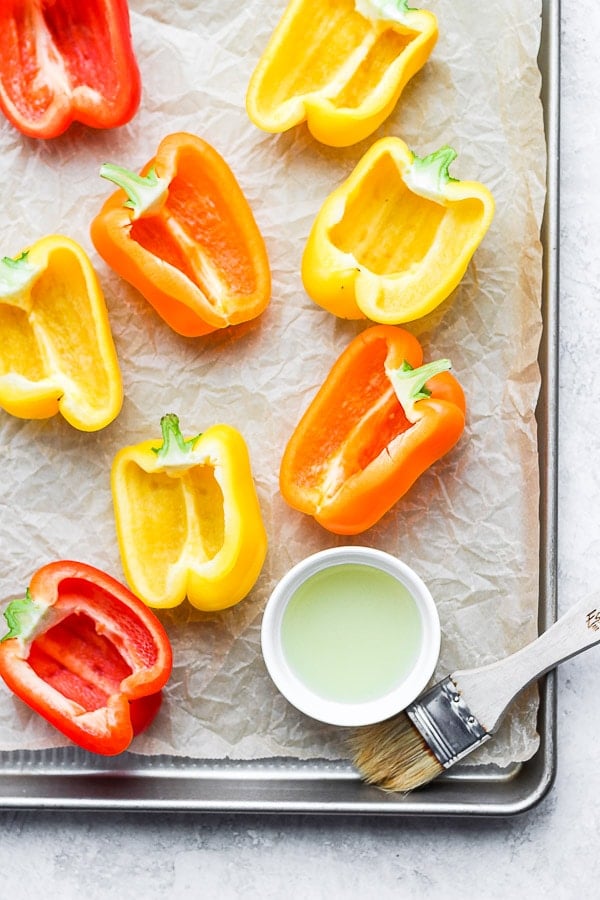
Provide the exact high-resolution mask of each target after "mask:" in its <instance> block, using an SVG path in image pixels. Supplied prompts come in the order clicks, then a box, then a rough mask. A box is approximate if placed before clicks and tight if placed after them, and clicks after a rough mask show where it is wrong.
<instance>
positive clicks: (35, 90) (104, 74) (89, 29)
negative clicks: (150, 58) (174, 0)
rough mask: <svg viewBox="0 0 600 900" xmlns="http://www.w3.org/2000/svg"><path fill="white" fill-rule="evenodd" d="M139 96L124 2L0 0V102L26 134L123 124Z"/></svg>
mask: <svg viewBox="0 0 600 900" xmlns="http://www.w3.org/2000/svg"><path fill="white" fill-rule="evenodd" d="M140 96H141V81H140V73H139V69H138V66H137V62H136V58H135V54H134V51H133V47H132V43H131V34H130V29H129V10H128V6H127V2H126V0H85V2H82V0H43V2H42V0H3V2H2V3H1V4H0V108H1V109H2V111H3V112H4V114H5V115H6V117H7V118H8V119H9V121H10V122H12V124H13V125H14V126H15V127H16V128H18V129H19V131H21V132H23V134H26V135H28V136H29V137H33V138H53V137H57V136H58V135H59V134H62V133H63V132H64V131H65V130H66V129H67V128H68V127H69V125H70V124H71V123H72V122H73V121H78V122H82V123H83V124H84V125H89V126H91V127H93V128H114V127H116V126H118V125H124V124H125V123H126V122H129V120H130V119H131V118H132V117H133V115H134V113H135V112H136V110H137V108H138V106H139V102H140Z"/></svg>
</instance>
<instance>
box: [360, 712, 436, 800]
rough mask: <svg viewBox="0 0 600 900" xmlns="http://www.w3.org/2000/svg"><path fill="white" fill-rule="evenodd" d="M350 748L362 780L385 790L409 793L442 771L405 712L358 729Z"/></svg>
mask: <svg viewBox="0 0 600 900" xmlns="http://www.w3.org/2000/svg"><path fill="white" fill-rule="evenodd" d="M351 745H352V753H353V759H354V765H355V766H356V768H357V769H358V770H359V772H360V773H361V775H362V777H363V779H364V780H365V781H366V782H367V783H368V784H374V785H376V786H377V787H380V788H382V790H385V791H403V792H405V791H412V790H414V789H415V788H417V787H421V785H423V784H427V783H428V782H429V781H431V780H432V779H433V778H436V777H437V776H438V775H440V774H441V773H442V772H443V771H444V767H443V766H442V764H441V763H440V762H439V760H438V759H436V757H435V756H434V754H433V752H432V750H431V749H430V748H429V746H428V745H427V743H426V742H425V740H424V738H423V736H422V735H421V732H420V731H419V730H418V729H417V728H415V726H414V725H413V723H412V722H411V721H410V719H409V718H408V716H407V715H406V714H405V713H401V714H400V715H399V716H394V718H393V719H388V720H387V721H385V722H379V723H378V724H376V725H368V726H366V727H365V728H361V729H358V730H357V731H356V732H355V733H354V736H353V738H352V740H351Z"/></svg>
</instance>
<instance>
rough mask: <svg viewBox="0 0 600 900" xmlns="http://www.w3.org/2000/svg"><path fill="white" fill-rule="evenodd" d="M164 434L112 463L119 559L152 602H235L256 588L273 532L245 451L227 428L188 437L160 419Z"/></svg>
mask: <svg viewBox="0 0 600 900" xmlns="http://www.w3.org/2000/svg"><path fill="white" fill-rule="evenodd" d="M161 431H162V441H161V440H158V441H156V440H150V441H146V442H144V443H142V444H138V445H135V446H132V447H125V448H123V449H122V450H120V451H119V452H118V453H117V455H116V456H115V459H114V462H113V466H112V479H111V481H112V493H113V506H114V512H115V521H116V528H117V536H118V541H119V547H120V549H121V560H122V563H123V568H124V571H125V574H126V578H127V581H128V583H129V586H130V587H131V589H132V590H133V591H134V592H135V593H136V594H137V595H138V596H139V597H141V599H142V600H143V601H144V603H147V604H148V606H152V607H173V606H178V605H179V604H180V603H181V602H182V601H183V600H184V599H185V597H186V596H187V598H188V599H189V601H190V603H191V604H192V605H193V606H195V607H196V608H197V609H201V610H207V611H213V610H220V609H224V608H226V607H229V606H233V605H234V604H236V603H238V602H239V601H240V600H242V599H243V598H244V597H245V596H246V595H247V594H248V593H249V592H250V590H251V588H252V587H253V586H254V583H255V582H256V580H257V578H258V576H259V574H260V571H261V569H262V565H263V562H264V559H265V555H266V551H267V537H266V532H265V528H264V525H263V522H262V518H261V513H260V507H259V503H258V498H257V495H256V490H255V487H254V481H253V478H252V471H251V468H250V459H249V455H248V449H247V447H246V444H245V441H244V439H243V437H242V435H241V434H240V433H239V431H237V430H236V429H235V428H232V427H231V426H229V425H213V426H211V427H210V428H208V429H207V430H206V431H205V432H204V433H203V434H200V435H197V436H196V437H192V438H188V439H184V437H183V435H182V434H181V431H180V428H179V419H178V417H177V416H176V415H174V414H173V413H169V414H167V415H165V416H163V418H162V419H161Z"/></svg>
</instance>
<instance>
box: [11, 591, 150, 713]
mask: <svg viewBox="0 0 600 900" xmlns="http://www.w3.org/2000/svg"><path fill="white" fill-rule="evenodd" d="M55 607H56V608H57V609H62V610H71V609H72V610H73V611H72V612H71V613H68V614H67V615H66V616H65V618H63V619H61V620H60V621H59V622H58V623H57V624H56V625H53V626H52V627H51V628H49V629H48V630H47V631H45V632H43V633H42V634H40V635H38V636H37V637H35V638H34V640H33V641H32V643H31V647H30V650H29V656H28V661H29V664H30V665H31V667H32V668H33V669H34V670H35V672H36V673H37V674H38V675H39V676H40V677H41V678H43V680H44V681H46V682H48V683H49V684H51V685H52V686H53V687H54V688H56V690H58V691H59V692H60V693H61V694H63V695H64V696H65V697H68V698H69V699H71V700H74V701H75V702H76V703H79V704H80V705H81V706H82V707H83V708H84V709H86V710H88V711H92V710H95V709H100V708H102V707H104V706H106V701H107V699H108V697H110V695H111V694H116V693H118V692H119V690H120V687H121V682H122V681H123V680H124V679H125V678H127V677H128V676H129V675H131V674H132V671H133V668H132V666H131V665H130V662H129V661H128V659H127V657H130V658H131V659H135V662H136V664H138V665H139V664H142V665H144V666H146V667H148V668H150V667H152V666H153V665H155V664H156V661H157V658H158V651H157V648H156V645H155V643H154V640H153V638H152V635H151V634H150V633H149V632H148V631H147V629H146V628H145V627H144V625H143V624H142V623H141V622H140V620H139V619H138V618H137V617H136V615H135V613H134V612H133V611H132V610H131V609H129V607H128V606H126V605H125V604H124V603H122V602H121V601H120V600H119V599H118V598H117V597H115V596H113V595H112V594H110V593H108V592H107V591H105V590H104V589H103V588H101V587H99V586H98V585H95V584H92V583H90V582H88V581H85V580H83V579H79V578H65V579H64V580H63V581H61V582H60V584H59V585H58V599H57V601H56V603H55ZM86 607H87V609H88V612H86V611H85V608H86ZM96 609H97V610H98V611H99V615H98V619H99V620H100V619H101V620H102V621H104V622H105V621H107V620H108V621H110V622H111V623H112V629H111V632H110V633H109V632H108V630H107V629H106V627H104V626H103V624H102V622H101V621H97V622H96V621H94V618H93V615H94V610H96Z"/></svg>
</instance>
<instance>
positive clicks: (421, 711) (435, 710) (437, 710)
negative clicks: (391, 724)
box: [405, 677, 491, 769]
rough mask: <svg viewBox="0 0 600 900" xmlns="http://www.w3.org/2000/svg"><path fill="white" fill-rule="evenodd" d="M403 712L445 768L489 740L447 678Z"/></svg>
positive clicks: (489, 735) (488, 734) (450, 680)
mask: <svg viewBox="0 0 600 900" xmlns="http://www.w3.org/2000/svg"><path fill="white" fill-rule="evenodd" d="M405 712H406V715H407V716H408V717H409V718H410V720H411V721H412V723H413V725H415V726H416V728H417V729H418V730H419V731H420V733H421V735H422V736H423V739H424V740H425V741H426V742H427V744H429V747H430V749H431V751H432V752H433V754H434V755H435V757H436V758H437V759H438V760H439V762H440V763H441V765H442V766H444V768H445V769H447V768H448V767H449V766H451V765H453V764H454V763H455V762H457V761H458V760H459V759H462V757H463V756H466V755H467V753H470V752H471V751H472V750H474V749H475V748H476V747H478V746H479V745H480V744H484V743H485V741H487V740H488V738H490V737H491V734H490V733H489V732H487V731H486V730H485V728H483V726H482V725H480V724H479V722H478V721H477V719H476V718H475V716H474V715H473V714H472V713H471V711H470V709H469V707H468V706H467V704H466V703H465V702H464V700H463V698H462V697H461V695H460V693H459V692H458V690H457V687H456V685H455V684H454V682H453V681H452V679H451V678H450V677H448V678H445V679H444V680H443V681H440V682H439V684H436V685H435V687H433V688H431V690H430V691H427V693H426V694H423V696H422V697H419V699H418V700H416V701H415V702H414V703H413V704H411V706H409V707H408V708H407V709H406V710H405Z"/></svg>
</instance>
